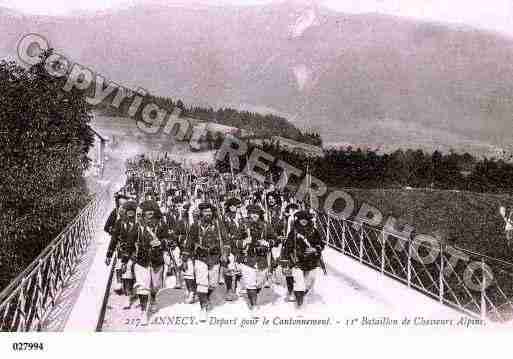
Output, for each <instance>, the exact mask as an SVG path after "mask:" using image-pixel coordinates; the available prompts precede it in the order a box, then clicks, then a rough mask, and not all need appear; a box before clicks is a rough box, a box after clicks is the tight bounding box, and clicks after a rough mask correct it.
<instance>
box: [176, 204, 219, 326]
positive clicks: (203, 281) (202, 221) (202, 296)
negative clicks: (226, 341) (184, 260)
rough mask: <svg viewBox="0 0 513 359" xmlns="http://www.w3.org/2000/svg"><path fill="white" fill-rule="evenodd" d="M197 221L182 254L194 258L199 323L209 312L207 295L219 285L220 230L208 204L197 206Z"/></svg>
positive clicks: (209, 306)
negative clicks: (184, 253) (198, 302)
mask: <svg viewBox="0 0 513 359" xmlns="http://www.w3.org/2000/svg"><path fill="white" fill-rule="evenodd" d="M198 210H199V220H198V222H197V223H194V224H193V225H192V226H191V229H190V233H189V238H188V239H187V242H186V243H185V245H184V251H185V252H186V253H187V254H188V255H191V256H192V257H193V258H194V261H193V266H194V277H195V281H196V293H197V295H198V298H199V301H200V309H201V311H200V320H201V321H205V320H206V318H207V310H209V309H211V303H210V296H211V295H212V292H213V291H214V289H215V288H216V287H217V285H218V283H219V265H220V259H221V247H222V239H221V231H220V228H219V224H218V222H217V220H216V219H215V218H214V208H213V207H212V205H211V204H210V203H208V202H202V203H200V204H199V206H198Z"/></svg>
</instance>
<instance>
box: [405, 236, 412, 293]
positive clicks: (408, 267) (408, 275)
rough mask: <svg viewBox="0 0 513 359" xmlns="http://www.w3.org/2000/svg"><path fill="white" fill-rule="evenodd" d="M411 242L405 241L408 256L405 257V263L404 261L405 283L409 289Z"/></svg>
mask: <svg viewBox="0 0 513 359" xmlns="http://www.w3.org/2000/svg"><path fill="white" fill-rule="evenodd" d="M411 241H412V240H408V241H406V245H407V246H408V256H407V261H406V273H407V274H406V275H407V282H408V287H411Z"/></svg>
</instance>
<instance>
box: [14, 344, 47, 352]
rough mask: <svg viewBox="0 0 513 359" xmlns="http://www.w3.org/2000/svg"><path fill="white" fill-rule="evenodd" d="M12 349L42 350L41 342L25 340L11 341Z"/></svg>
mask: <svg viewBox="0 0 513 359" xmlns="http://www.w3.org/2000/svg"><path fill="white" fill-rule="evenodd" d="M12 349H13V350H14V351H43V350H44V349H45V348H44V345H43V343H41V342H40V343H27V342H14V343H12Z"/></svg>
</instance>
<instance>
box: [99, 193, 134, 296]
mask: <svg viewBox="0 0 513 359" xmlns="http://www.w3.org/2000/svg"><path fill="white" fill-rule="evenodd" d="M114 201H115V204H116V206H115V208H114V209H113V210H112V212H111V213H110V215H109V217H108V218H107V222H106V223H105V226H104V228H103V230H104V231H105V232H107V233H108V234H109V235H110V237H111V240H110V243H109V247H112V253H114V251H115V250H116V246H117V240H114V239H113V238H112V236H113V234H114V227H115V224H116V222H117V221H119V220H120V219H121V218H123V216H124V208H123V206H124V204H125V203H126V201H128V197H126V196H124V195H121V194H119V193H116V196H115V199H114ZM111 257H112V256H111ZM111 257H107V258H106V259H105V264H106V265H110V262H111ZM118 265H119V264H118ZM120 269H121V267H119V268H116V270H115V274H116V288H115V289H114V291H115V292H116V293H123V282H122V279H121V270H120Z"/></svg>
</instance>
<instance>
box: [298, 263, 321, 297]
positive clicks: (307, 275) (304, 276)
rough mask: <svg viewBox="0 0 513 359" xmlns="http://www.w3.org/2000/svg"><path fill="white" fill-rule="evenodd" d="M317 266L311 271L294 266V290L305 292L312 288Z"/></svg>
mask: <svg viewBox="0 0 513 359" xmlns="http://www.w3.org/2000/svg"><path fill="white" fill-rule="evenodd" d="M316 276H317V268H315V269H313V270H310V271H303V270H301V269H299V268H298V267H294V268H292V277H293V278H294V291H295V292H304V291H306V290H311V289H312V288H313V286H314V284H315V278H316Z"/></svg>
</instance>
